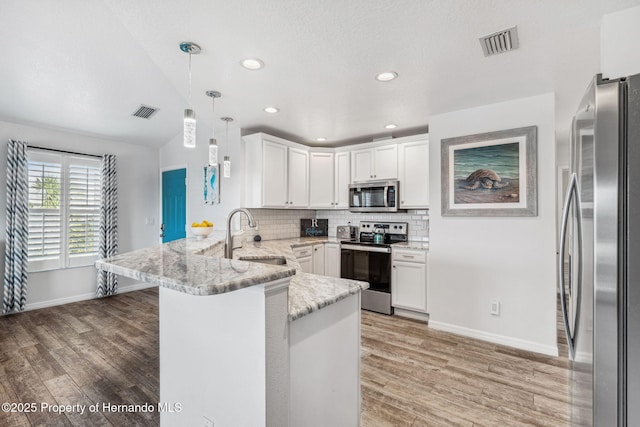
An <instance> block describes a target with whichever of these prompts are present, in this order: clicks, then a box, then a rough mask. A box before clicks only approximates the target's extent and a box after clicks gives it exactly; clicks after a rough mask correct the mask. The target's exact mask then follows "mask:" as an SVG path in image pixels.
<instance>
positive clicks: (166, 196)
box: [161, 169, 187, 243]
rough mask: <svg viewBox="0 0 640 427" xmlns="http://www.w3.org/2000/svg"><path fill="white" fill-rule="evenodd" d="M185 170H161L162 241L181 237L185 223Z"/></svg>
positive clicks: (183, 234)
mask: <svg viewBox="0 0 640 427" xmlns="http://www.w3.org/2000/svg"><path fill="white" fill-rule="evenodd" d="M186 179H187V170H186V169H175V170H170V171H164V172H162V226H161V229H162V234H161V236H162V242H163V243H166V242H170V241H172V240H177V239H183V238H184V237H185V236H186V229H185V227H186V224H187V184H186Z"/></svg>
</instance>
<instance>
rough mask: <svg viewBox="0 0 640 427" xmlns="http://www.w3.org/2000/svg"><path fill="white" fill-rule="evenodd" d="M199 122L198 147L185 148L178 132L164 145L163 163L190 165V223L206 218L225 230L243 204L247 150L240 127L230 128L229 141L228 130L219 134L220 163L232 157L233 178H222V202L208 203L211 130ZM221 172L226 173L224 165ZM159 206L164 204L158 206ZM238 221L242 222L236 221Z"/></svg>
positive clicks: (188, 189)
mask: <svg viewBox="0 0 640 427" xmlns="http://www.w3.org/2000/svg"><path fill="white" fill-rule="evenodd" d="M198 125H199V126H198V128H197V143H196V147H195V148H185V147H184V146H183V145H182V134H179V135H176V137H175V138H173V139H172V140H171V141H169V142H168V143H167V144H166V145H165V146H164V147H162V148H161V149H160V167H161V168H169V169H176V167H185V166H186V167H187V181H188V185H187V223H188V224H191V223H192V222H194V221H197V222H200V221H202V220H204V219H206V220H208V221H211V222H213V223H214V224H215V229H217V230H223V229H226V224H225V220H226V218H227V214H228V213H229V212H230V211H231V210H232V209H235V208H238V207H240V202H241V198H240V197H241V188H242V185H243V167H242V165H243V157H244V155H243V154H244V153H243V151H242V146H243V142H242V138H241V137H240V129H236V128H233V129H231V128H230V129H229V143H227V141H226V137H225V132H220V133H218V134H216V139H217V140H218V147H219V149H218V158H219V159H220V163H222V159H223V158H224V156H225V155H229V156H230V157H231V178H221V185H220V200H221V201H222V202H221V203H219V204H216V205H205V204H204V196H203V188H204V166H206V164H207V163H208V160H209V138H210V132H211V131H210V130H209V129H207V128H206V127H205V126H200V123H198ZM220 172H221V173H222V168H221V171H220ZM158 179H159V177H158ZM158 209H160V208H159V207H158ZM236 224H239V223H237V222H236ZM238 227H239V226H236V227H235V228H238ZM188 230H189V228H187V237H189V236H190V233H189V231H188Z"/></svg>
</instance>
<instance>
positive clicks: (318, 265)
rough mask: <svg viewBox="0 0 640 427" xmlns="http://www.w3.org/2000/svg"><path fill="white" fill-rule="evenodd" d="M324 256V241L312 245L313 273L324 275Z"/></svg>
mask: <svg viewBox="0 0 640 427" xmlns="http://www.w3.org/2000/svg"><path fill="white" fill-rule="evenodd" d="M324 258H325V253H324V243H318V244H316V245H313V274H320V275H322V276H324V268H325V262H324Z"/></svg>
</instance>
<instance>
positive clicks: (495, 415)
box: [0, 289, 569, 427]
mask: <svg viewBox="0 0 640 427" xmlns="http://www.w3.org/2000/svg"><path fill="white" fill-rule="evenodd" d="M567 367H568V361H567V360H566V359H565V358H552V357H545V356H541V355H537V354H533V353H528V352H524V351H520V350H515V349H512V348H508V347H503V346H499V345H494V344H490V343H486V342H483V341H478V340H473V339H468V338H464V337H460V336H456V335H452V334H448V333H443V332H436V331H432V330H430V329H429V328H428V327H427V326H426V325H425V324H423V323H419V322H415V321H411V320H405V319H402V318H398V317H389V316H384V315H378V314H375V313H370V312H365V311H363V312H362V376H361V378H362V426H364V427H385V426H413V427H418V426H524V425H527V426H532V425H535V426H564V425H568V422H567V420H568V404H567V402H568V399H569V398H568V395H567V384H568V382H569V379H568V371H567ZM158 376H159V360H158V291H157V289H147V290H143V291H137V292H131V293H127V294H122V295H117V296H115V297H110V298H106V299H100V300H90V301H83V302H78V303H74V304H68V305H64V306H58V307H52V308H47V309H42V310H36V311H29V312H26V313H20V314H17V315H12V316H5V317H0V402H2V403H4V402H14V403H29V402H35V403H37V404H38V406H39V405H40V403H41V402H47V403H49V404H51V405H53V404H69V405H74V404H75V405H77V404H82V405H87V407H88V405H91V404H95V403H98V404H100V405H101V404H102V403H103V402H109V403H112V404H129V405H130V404H139V405H143V404H145V403H150V404H154V405H155V404H156V403H157V402H158V400H159V384H158V381H159V379H158ZM38 409H40V408H39V407H38ZM101 409H102V408H101ZM41 425H47V426H49V425H61V426H64V425H78V426H88V425H96V426H124V425H126V426H134V425H149V426H156V425H159V414H158V412H156V411H154V412H137V413H135V412H134V413H125V412H113V411H111V412H110V411H105V410H100V411H98V412H91V413H88V409H85V413H84V414H80V413H79V412H78V411H77V410H75V411H70V412H67V413H65V414H56V413H53V412H47V411H40V410H37V411H34V412H29V413H6V412H2V413H0V426H12V427H13V426H41ZM292 427H297V426H292ZM337 427H340V426H337Z"/></svg>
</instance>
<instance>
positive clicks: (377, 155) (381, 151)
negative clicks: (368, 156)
mask: <svg viewBox="0 0 640 427" xmlns="http://www.w3.org/2000/svg"><path fill="white" fill-rule="evenodd" d="M373 178H374V179H376V180H378V179H382V180H384V179H397V178H398V145H397V144H393V145H385V146H382V147H376V148H374V149H373Z"/></svg>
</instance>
